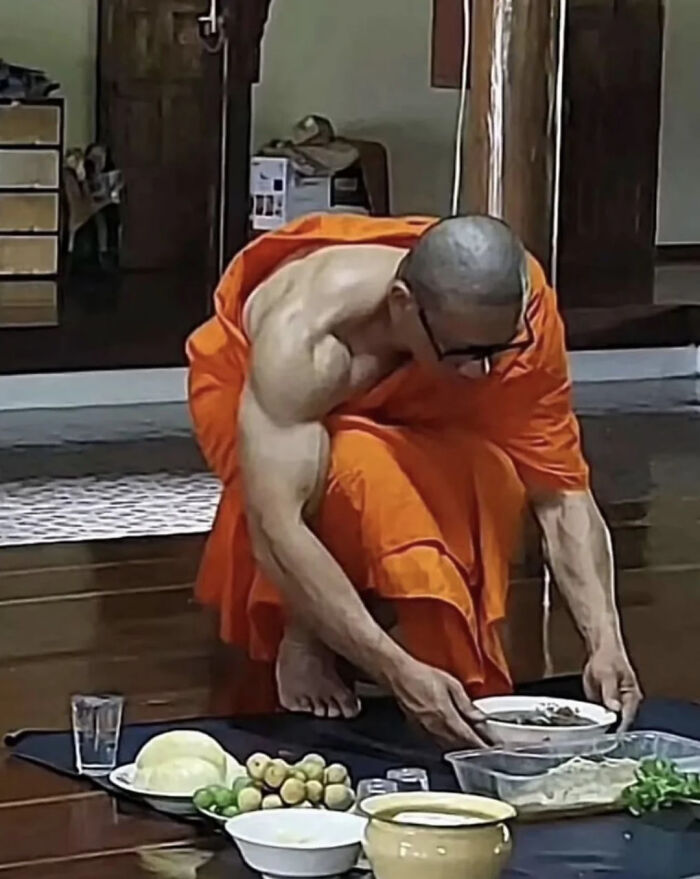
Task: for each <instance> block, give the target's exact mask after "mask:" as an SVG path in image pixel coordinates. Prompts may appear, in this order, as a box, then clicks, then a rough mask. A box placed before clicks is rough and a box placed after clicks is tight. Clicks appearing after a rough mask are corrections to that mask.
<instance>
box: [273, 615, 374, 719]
mask: <svg viewBox="0 0 700 879" xmlns="http://www.w3.org/2000/svg"><path fill="white" fill-rule="evenodd" d="M277 689H278V692H279V698H280V702H281V704H282V707H283V708H286V709H287V711H295V712H303V713H307V714H315V715H316V717H344V718H346V719H350V718H352V717H356V716H357V715H358V714H359V712H360V703H359V701H358V699H357V697H356V696H355V695H354V693H352V692H351V691H350V689H349V688H348V687H347V686H346V685H345V684H344V683H343V681H342V680H341V679H340V676H339V674H338V671H337V669H336V659H335V656H334V655H333V654H332V653H331V651H330V650H328V648H327V647H325V646H324V645H323V644H321V643H320V642H319V641H315V640H313V639H312V638H309V637H308V636H307V635H306V634H305V633H303V632H299V631H298V630H294V631H289V630H288V631H287V632H286V633H285V635H284V638H283V639H282V643H281V644H280V650H279V654H278V655H277Z"/></svg>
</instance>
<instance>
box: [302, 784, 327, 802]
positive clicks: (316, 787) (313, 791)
mask: <svg viewBox="0 0 700 879" xmlns="http://www.w3.org/2000/svg"><path fill="white" fill-rule="evenodd" d="M306 796H307V798H308V800H309V802H310V803H313V804H314V805H315V806H317V805H318V804H319V803H320V802H321V801H322V800H323V785H322V784H321V782H320V781H307V782H306Z"/></svg>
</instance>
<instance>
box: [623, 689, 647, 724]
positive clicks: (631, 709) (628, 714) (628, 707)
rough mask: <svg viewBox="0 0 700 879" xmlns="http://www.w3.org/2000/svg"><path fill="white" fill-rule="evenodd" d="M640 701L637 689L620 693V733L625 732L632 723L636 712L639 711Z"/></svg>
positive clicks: (639, 692) (640, 696)
mask: <svg viewBox="0 0 700 879" xmlns="http://www.w3.org/2000/svg"><path fill="white" fill-rule="evenodd" d="M641 701H642V693H641V691H640V690H639V688H638V687H634V689H630V690H623V692H622V721H621V723H620V732H627V730H628V729H629V728H630V727H631V726H632V724H633V723H634V718H635V717H636V716H637V710H638V709H639V703H640V702H641Z"/></svg>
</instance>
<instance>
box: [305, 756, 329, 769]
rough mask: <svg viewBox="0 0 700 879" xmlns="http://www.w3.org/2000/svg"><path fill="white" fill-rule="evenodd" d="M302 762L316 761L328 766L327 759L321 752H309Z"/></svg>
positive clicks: (319, 764)
mask: <svg viewBox="0 0 700 879" xmlns="http://www.w3.org/2000/svg"><path fill="white" fill-rule="evenodd" d="M301 762H302V763H316V764H317V765H318V766H322V767H323V768H324V769H325V768H326V765H327V764H326V760H325V758H324V757H322V756H321V755H320V754H307V755H306V757H304V759H303V760H302V761H301Z"/></svg>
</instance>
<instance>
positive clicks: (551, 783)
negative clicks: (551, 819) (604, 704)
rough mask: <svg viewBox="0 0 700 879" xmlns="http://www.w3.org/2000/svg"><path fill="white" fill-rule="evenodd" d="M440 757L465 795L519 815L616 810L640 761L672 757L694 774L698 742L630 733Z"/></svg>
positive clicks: (698, 768)
mask: <svg viewBox="0 0 700 879" xmlns="http://www.w3.org/2000/svg"><path fill="white" fill-rule="evenodd" d="M445 759H446V760H447V761H448V762H449V763H451V764H452V767H453V769H454V771H455V774H456V776H457V781H458V782H459V786H460V788H461V790H462V791H464V792H465V793H472V794H480V795H482V796H488V797H495V798H496V799H500V800H504V801H505V802H507V803H510V804H511V805H512V806H515V808H516V809H517V810H518V814H519V815H521V816H523V817H527V816H531V817H536V816H538V815H541V816H543V817H544V816H552V815H553V814H557V815H568V814H574V815H575V814H580V813H581V812H582V811H585V812H597V811H610V810H614V809H616V808H619V801H620V795H621V793H622V791H623V790H624V788H625V787H627V786H628V785H629V784H631V783H632V782H633V780H634V773H635V771H636V768H637V766H638V765H639V763H640V762H641V761H642V760H648V759H661V760H672V761H673V762H674V763H675V764H676V765H677V767H678V769H679V770H680V771H681V772H700V742H697V741H694V740H693V739H685V738H682V737H681V736H673V735H669V734H668V733H659V732H633V733H624V734H622V735H607V736H603V737H602V738H599V739H598V740H597V741H595V742H590V741H589V742H585V741H584V742H567V743H562V744H559V745H555V744H551V743H549V744H545V745H537V746H532V745H530V746H527V747H520V748H507V749H506V748H492V749H490V750H487V751H483V750H482V751H458V752H454V753H452V754H448V755H447V756H446V758H445Z"/></svg>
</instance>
